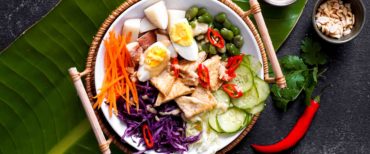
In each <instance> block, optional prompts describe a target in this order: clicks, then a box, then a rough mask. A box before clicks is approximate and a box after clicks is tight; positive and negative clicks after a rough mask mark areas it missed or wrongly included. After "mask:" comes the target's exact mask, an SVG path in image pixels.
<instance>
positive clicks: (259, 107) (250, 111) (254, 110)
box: [247, 102, 265, 115]
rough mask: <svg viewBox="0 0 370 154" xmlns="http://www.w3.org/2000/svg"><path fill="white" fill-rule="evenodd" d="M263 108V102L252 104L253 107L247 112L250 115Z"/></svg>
mask: <svg viewBox="0 0 370 154" xmlns="http://www.w3.org/2000/svg"><path fill="white" fill-rule="evenodd" d="M264 108H265V102H261V103H259V104H258V105H256V106H254V107H253V108H251V109H248V110H247V112H248V113H250V114H252V115H255V114H257V113H260V112H261V111H262V110H263V109H264Z"/></svg>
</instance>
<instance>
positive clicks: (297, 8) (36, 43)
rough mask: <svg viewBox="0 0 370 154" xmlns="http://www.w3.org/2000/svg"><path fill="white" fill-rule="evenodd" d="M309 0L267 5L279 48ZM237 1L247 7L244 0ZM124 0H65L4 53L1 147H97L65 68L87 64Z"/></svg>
mask: <svg viewBox="0 0 370 154" xmlns="http://www.w3.org/2000/svg"><path fill="white" fill-rule="evenodd" d="M306 1H307V0H299V1H298V2H297V3H296V4H294V5H292V6H291V7H288V8H287V9H276V8H271V10H270V8H269V7H268V6H265V5H263V10H264V15H265V18H266V22H267V24H268V26H269V29H270V33H271V36H272V39H273V42H274V45H275V47H276V48H278V47H279V46H280V45H281V44H282V42H284V40H285V39H286V37H287V36H288V35H289V33H290V31H291V30H292V29H293V27H294V25H295V23H296V22H297V20H298V18H299V16H300V14H301V12H302V10H303V8H304V5H305V3H306ZM235 2H236V3H237V4H238V5H240V6H241V7H242V8H243V9H247V8H248V5H247V4H248V3H247V2H246V1H241V0H238V1H235ZM120 3H122V0H62V1H61V2H60V3H59V4H58V6H56V7H55V8H54V9H53V10H52V11H51V12H50V13H49V14H48V15H47V16H46V17H45V18H43V19H42V20H40V21H39V22H38V23H37V24H36V25H34V26H33V27H32V28H30V29H29V30H28V31H27V32H26V33H25V34H24V35H23V36H21V37H19V38H18V39H17V40H16V41H15V42H14V43H13V44H12V45H11V46H10V47H9V48H7V49H6V50H4V51H3V52H2V53H0V136H1V138H2V139H1V140H0V153H36V154H39V153H99V150H98V146H97V142H96V141H95V138H94V136H93V133H92V132H91V130H90V125H89V123H88V121H87V120H86V117H85V113H84V111H83V109H82V107H81V103H80V101H79V99H78V97H77V95H76V94H75V90H74V88H73V86H72V82H71V81H70V79H69V77H68V72H67V69H68V68H69V67H72V66H76V67H77V68H78V69H79V70H83V69H84V64H85V59H86V56H87V52H88V48H89V44H90V42H91V41H92V37H93V36H94V34H95V33H96V31H97V29H98V28H99V26H100V24H101V23H102V22H103V21H104V19H105V18H106V17H107V16H108V15H109V13H110V12H111V11H112V10H113V9H114V8H116V7H117V6H118V5H119V4H120ZM281 11H282V12H281ZM117 152H118V150H117V149H116V148H114V146H113V153H117Z"/></svg>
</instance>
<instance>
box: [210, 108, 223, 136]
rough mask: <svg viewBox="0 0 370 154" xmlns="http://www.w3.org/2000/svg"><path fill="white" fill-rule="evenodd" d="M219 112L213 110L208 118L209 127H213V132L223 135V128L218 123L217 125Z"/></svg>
mask: <svg viewBox="0 0 370 154" xmlns="http://www.w3.org/2000/svg"><path fill="white" fill-rule="evenodd" d="M218 112H219V111H218V110H213V111H211V112H210V113H209V118H208V125H209V126H210V127H211V129H212V130H214V131H216V132H218V133H222V132H223V131H222V130H221V128H220V127H219V126H218V123H217V117H216V116H217V114H218Z"/></svg>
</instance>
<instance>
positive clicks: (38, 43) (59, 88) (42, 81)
mask: <svg viewBox="0 0 370 154" xmlns="http://www.w3.org/2000/svg"><path fill="white" fill-rule="evenodd" d="M120 3H121V2H120V1H118V0H117V1H116V0H95V1H91V0H78V1H77V0H63V1H61V2H60V4H59V5H58V6H57V7H56V8H55V9H54V10H53V11H52V12H51V13H49V14H48V15H47V16H46V17H45V18H44V19H43V20H41V21H40V22H39V23H38V24H37V25H36V26H34V27H33V28H31V29H30V30H28V31H27V33H26V34H25V35H23V36H22V37H20V38H19V39H18V40H17V41H15V42H14V43H13V44H12V46H10V47H9V48H8V49H6V50H5V51H4V52H2V53H1V54H0V136H1V138H2V139H1V140H0V153H29V154H32V153H35V154H40V153H49V152H50V153H64V152H66V153H91V152H95V153H97V152H99V148H98V145H97V142H96V140H95V139H94V135H93V133H91V131H90V125H89V123H88V122H87V120H86V117H85V112H84V110H83V109H82V106H81V103H80V101H79V99H78V97H77V96H76V92H75V89H74V87H73V84H72V82H71V80H70V79H69V75H68V72H67V69H68V68H69V67H72V66H77V67H78V68H79V69H80V70H82V69H84V64H85V61H86V56H87V52H88V49H89V44H90V43H91V41H92V38H93V36H94V35H95V33H96V32H97V30H98V27H99V26H100V24H101V23H102V22H103V21H104V19H105V18H106V17H107V16H108V15H109V13H110V12H111V11H112V10H113V9H114V8H115V7H117V6H118V5H119V4H120ZM87 139H88V140H87ZM83 147H86V148H83ZM70 150H75V151H70Z"/></svg>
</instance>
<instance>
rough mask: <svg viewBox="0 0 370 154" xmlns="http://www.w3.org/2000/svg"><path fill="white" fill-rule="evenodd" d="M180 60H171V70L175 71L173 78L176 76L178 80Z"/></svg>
mask: <svg viewBox="0 0 370 154" xmlns="http://www.w3.org/2000/svg"><path fill="white" fill-rule="evenodd" d="M178 65H179V60H178V59H177V57H175V58H172V59H171V70H172V71H173V76H175V78H178V77H179V68H178V67H179V66H178Z"/></svg>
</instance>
